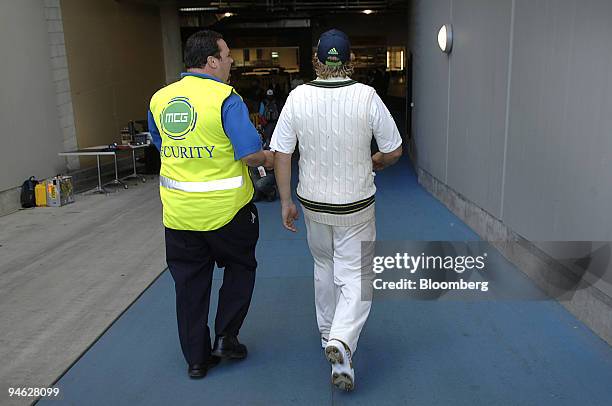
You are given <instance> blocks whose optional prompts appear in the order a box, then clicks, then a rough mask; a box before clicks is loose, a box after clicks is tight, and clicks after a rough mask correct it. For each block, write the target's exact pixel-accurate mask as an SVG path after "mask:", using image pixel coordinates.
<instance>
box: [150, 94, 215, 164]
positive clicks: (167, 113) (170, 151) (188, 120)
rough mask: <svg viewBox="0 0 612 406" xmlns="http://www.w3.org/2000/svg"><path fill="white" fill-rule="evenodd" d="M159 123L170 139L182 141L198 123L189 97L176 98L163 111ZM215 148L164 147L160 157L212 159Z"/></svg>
mask: <svg viewBox="0 0 612 406" xmlns="http://www.w3.org/2000/svg"><path fill="white" fill-rule="evenodd" d="M159 121H160V123H161V130H162V131H163V133H164V134H165V135H167V136H168V138H170V139H172V140H175V141H182V140H184V139H185V138H186V137H187V134H188V133H190V132H192V131H193V129H194V128H195V125H196V122H197V121H198V113H197V112H196V111H195V109H194V108H193V106H192V105H191V103H190V102H189V98H188V97H183V96H179V97H174V98H173V99H171V100H170V101H169V102H168V104H167V105H166V107H164V109H163V110H162V112H161V114H160V117H159ZM214 149H215V146H214V145H212V146H208V145H205V146H201V147H196V146H189V147H181V146H162V147H161V150H160V155H161V156H162V157H164V158H187V159H192V158H212V157H213V150H214Z"/></svg>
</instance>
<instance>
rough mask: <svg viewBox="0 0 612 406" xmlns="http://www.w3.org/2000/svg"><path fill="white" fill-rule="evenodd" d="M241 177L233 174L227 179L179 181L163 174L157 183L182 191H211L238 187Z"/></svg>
mask: <svg viewBox="0 0 612 406" xmlns="http://www.w3.org/2000/svg"><path fill="white" fill-rule="evenodd" d="M242 183H243V178H242V175H241V176H235V177H233V178H227V179H217V180H211V181H208V182H181V181H178V180H174V179H170V178H167V177H165V176H161V175H160V177H159V185H160V186H162V187H165V188H167V189H174V190H182V191H183V192H190V193H193V192H213V191H215V190H229V189H238V188H239V187H242Z"/></svg>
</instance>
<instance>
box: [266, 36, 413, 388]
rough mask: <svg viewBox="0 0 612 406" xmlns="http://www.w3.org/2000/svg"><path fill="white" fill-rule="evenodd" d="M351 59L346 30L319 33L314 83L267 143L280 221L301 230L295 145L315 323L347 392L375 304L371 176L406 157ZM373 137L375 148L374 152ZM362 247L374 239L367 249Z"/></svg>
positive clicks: (293, 99) (293, 96)
mask: <svg viewBox="0 0 612 406" xmlns="http://www.w3.org/2000/svg"><path fill="white" fill-rule="evenodd" d="M350 55H351V52H350V41H349V38H348V37H347V36H346V34H344V33H343V32H342V31H339V30H335V29H334V30H330V31H327V32H325V33H323V34H322V35H321V37H320V39H319V43H318V45H317V52H316V55H315V57H314V58H313V67H314V70H315V72H316V74H317V79H316V80H314V81H312V82H308V83H306V84H304V85H301V86H297V87H296V88H295V90H293V91H292V92H291V93H290V94H289V97H288V98H287V101H286V103H285V106H284V107H283V109H282V111H281V114H280V117H279V119H278V123H277V125H276V129H275V130H274V134H273V135H272V143H271V149H272V150H273V151H276V156H275V165H274V170H275V175H276V181H277V185H278V189H279V194H280V198H281V217H282V222H283V225H284V226H285V228H287V229H288V230H290V231H293V232H295V231H296V226H295V220H296V219H297V217H298V211H297V207H296V206H295V204H294V203H293V200H292V198H291V155H292V154H293V152H294V149H295V146H296V143H297V142H298V141H299V153H300V159H299V163H298V167H299V183H298V186H297V198H298V200H299V201H300V203H301V206H302V210H303V212H304V222H305V223H306V231H307V240H308V246H309V248H310V252H311V253H312V256H313V259H314V287H315V307H316V314H317V324H318V327H319V332H320V334H321V345H322V347H323V348H324V349H325V356H326V358H327V359H328V361H329V362H330V363H331V378H332V383H333V384H334V385H335V386H337V387H338V388H340V389H344V390H352V389H353V388H354V385H355V371H354V369H353V366H352V356H353V354H354V353H355V350H356V348H357V342H358V339H359V335H360V333H361V330H362V328H363V326H364V324H365V322H366V320H367V318H368V315H369V313H370V308H371V305H372V301H371V289H372V285H371V279H372V261H373V254H374V253H373V242H374V240H375V239H376V224H375V218H374V195H375V192H376V187H375V185H374V174H373V172H372V169H374V170H377V171H379V170H382V169H384V168H386V167H388V166H389V165H393V164H394V163H395V162H397V160H398V159H399V158H400V156H401V154H402V139H401V137H400V134H399V131H398V129H397V126H396V125H395V122H394V121H393V118H392V117H391V114H390V113H389V110H388V109H387V108H386V106H385V105H384V103H383V102H382V100H381V99H380V97H379V96H378V95H377V94H376V92H375V91H374V89H373V88H372V87H370V86H367V85H364V84H361V83H358V82H356V81H354V80H352V79H351V78H350V76H351V74H352V73H353V65H352V63H351V56H350ZM372 137H374V138H375V139H376V142H377V144H378V147H379V152H377V153H375V154H374V155H371V152H370V142H371V140H372ZM362 242H369V244H365V245H364V249H363V250H362Z"/></svg>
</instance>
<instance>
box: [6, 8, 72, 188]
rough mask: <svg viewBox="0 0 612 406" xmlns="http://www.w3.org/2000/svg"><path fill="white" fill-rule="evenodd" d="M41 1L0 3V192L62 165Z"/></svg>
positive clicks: (46, 34) (45, 25)
mask: <svg viewBox="0 0 612 406" xmlns="http://www.w3.org/2000/svg"><path fill="white" fill-rule="evenodd" d="M44 6H45V3H44V2H43V1H41V0H19V1H2V2H0V27H1V35H0V55H2V63H0V122H1V123H2V125H1V126H0V192H1V191H4V190H7V189H11V188H14V187H16V186H19V185H21V183H22V182H23V181H24V180H25V179H26V178H28V177H29V176H31V175H34V176H36V177H39V178H46V177H50V176H53V175H55V174H57V173H59V172H62V171H64V170H65V163H64V160H63V158H60V157H58V155H57V153H58V152H60V151H62V150H63V138H62V133H61V129H60V122H59V115H58V111H57V104H56V103H57V100H56V88H55V84H54V79H59V78H54V77H53V73H52V66H51V56H50V47H49V45H50V41H51V38H50V35H49V34H48V28H47V21H46V18H45V11H44V9H45V8H44Z"/></svg>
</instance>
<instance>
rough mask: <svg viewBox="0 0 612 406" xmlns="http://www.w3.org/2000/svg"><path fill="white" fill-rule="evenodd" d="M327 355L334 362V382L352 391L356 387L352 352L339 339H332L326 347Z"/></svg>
mask: <svg viewBox="0 0 612 406" xmlns="http://www.w3.org/2000/svg"><path fill="white" fill-rule="evenodd" d="M325 357H326V358H327V360H328V361H329V362H330V363H331V364H332V384H333V385H334V386H336V387H337V388H339V389H342V390H345V391H351V390H353V388H354V387H355V370H354V369H353V362H352V361H351V352H350V351H349V350H348V348H346V347H345V345H344V343H342V342H341V341H339V340H335V339H333V338H332V339H331V340H329V341H328V342H327V346H326V347H325Z"/></svg>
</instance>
